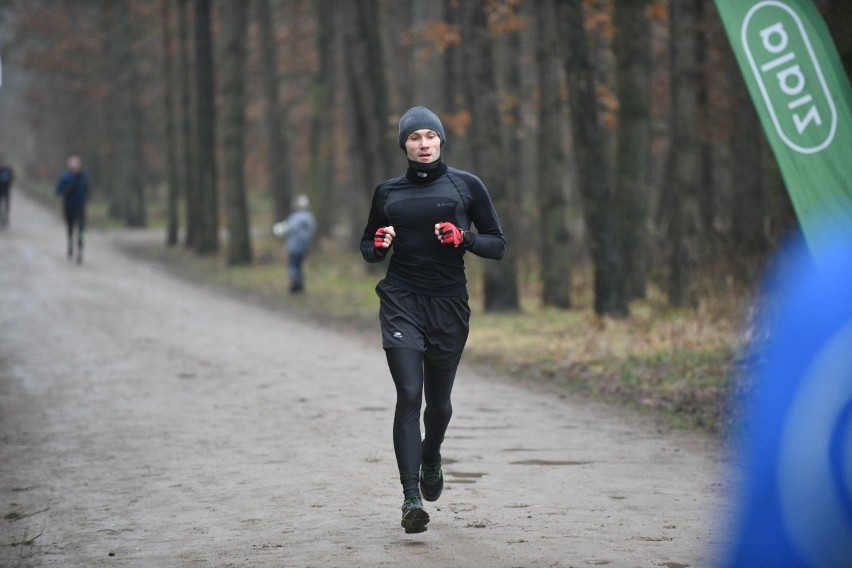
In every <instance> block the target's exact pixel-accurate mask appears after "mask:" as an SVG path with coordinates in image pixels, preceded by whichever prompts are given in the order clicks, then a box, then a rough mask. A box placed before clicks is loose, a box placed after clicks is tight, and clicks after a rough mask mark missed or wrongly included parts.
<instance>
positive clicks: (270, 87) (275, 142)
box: [255, 0, 327, 221]
mask: <svg viewBox="0 0 852 568" xmlns="http://www.w3.org/2000/svg"><path fill="white" fill-rule="evenodd" d="M320 4H327V3H326V2H320ZM255 6H256V11H255V14H256V17H257V25H258V29H259V32H260V56H261V62H262V64H263V93H264V103H265V111H266V127H267V139H268V144H269V145H268V147H267V152H266V171H267V176H268V178H269V190H270V194H271V195H272V202H273V204H274V220H275V221H280V220H281V219H283V218H284V217H286V216H287V214H288V213H289V212H290V201H291V198H292V195H293V176H292V171H293V167H292V164H291V160H290V144H289V141H288V139H287V130H288V129H287V126H286V124H285V120H284V109H283V108H282V105H281V99H280V93H279V83H280V80H279V76H278V75H279V74H278V60H277V59H278V58H277V53H276V46H277V42H276V41H275V32H274V30H273V28H272V24H273V23H274V22H275V21H276V20H275V18H273V14H272V7H271V6H270V2H269V0H256V2H255ZM324 27H325V22H322V24H321V25H320V32H321V30H322V28H324ZM324 111H325V112H327V108H326V109H324Z"/></svg>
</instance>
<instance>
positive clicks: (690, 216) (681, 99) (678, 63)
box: [665, 0, 701, 307]
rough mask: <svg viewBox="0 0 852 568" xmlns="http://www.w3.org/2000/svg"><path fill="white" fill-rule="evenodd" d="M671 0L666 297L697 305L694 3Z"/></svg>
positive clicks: (676, 303) (697, 147) (697, 142)
mask: <svg viewBox="0 0 852 568" xmlns="http://www.w3.org/2000/svg"><path fill="white" fill-rule="evenodd" d="M700 1H701V0H670V1H669V15H670V20H671V36H670V40H669V41H670V50H671V67H672V69H671V96H672V113H671V147H670V150H669V157H668V164H667V166H666V171H667V176H666V177H667V181H666V184H665V191H666V192H667V196H666V197H667V199H666V203H667V206H668V207H667V209H668V210H667V213H668V215H667V220H668V234H667V237H668V240H669V243H670V244H671V247H672V252H671V258H670V261H669V270H670V272H669V283H668V300H669V304H670V305H672V306H673V307H687V306H691V307H695V306H696V305H697V301H698V298H697V296H696V294H695V290H694V286H693V279H694V277H695V274H694V273H695V268H696V265H697V261H698V254H699V251H698V247H699V233H700V225H699V224H700V211H699V206H698V203H699V189H700V187H699V182H700V172H701V169H700V167H699V166H700V160H701V146H700V140H699V137H698V131H697V129H696V127H695V125H696V124H698V123H699V120H700V115H699V105H698V98H699V91H698V89H699V73H700V69H699V65H698V41H697V38H698V33H699V29H698V25H697V24H698V13H699V10H698V4H697V3H698V2H700Z"/></svg>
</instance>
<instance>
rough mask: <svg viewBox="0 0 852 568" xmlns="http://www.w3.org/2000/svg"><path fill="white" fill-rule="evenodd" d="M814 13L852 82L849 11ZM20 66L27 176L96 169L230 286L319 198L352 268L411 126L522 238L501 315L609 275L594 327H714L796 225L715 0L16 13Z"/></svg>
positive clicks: (115, 192)
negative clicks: (713, 304)
mask: <svg viewBox="0 0 852 568" xmlns="http://www.w3.org/2000/svg"><path fill="white" fill-rule="evenodd" d="M816 4H817V6H818V8H819V9H820V11H821V12H822V13H823V14H824V16H825V17H826V21H827V23H828V24H829V27H830V29H831V31H832V35H833V37H834V39H835V41H836V43H837V45H838V49H839V51H840V53H841V57H842V58H843V61H844V65H846V68H847V71H848V70H849V68H850V66H849V61H850V55H852V47H850V41H852V40H850V38H852V34H849V33H848V32H849V30H850V29H852V28H850V11H852V3H848V2H842V1H840V0H823V1H818V2H816ZM0 55H2V61H3V72H4V77H3V86H2V89H0V120H1V121H2V122H0V124H2V127H0V153H2V154H3V155H4V156H5V157H6V159H7V160H8V161H10V162H11V163H12V164H13V165H14V166H15V167H16V169H17V170H18V171H19V175H22V176H25V177H27V178H29V179H33V180H41V181H52V180H54V179H55V178H56V177H58V175H59V172H60V171H61V169H62V167H63V164H64V161H65V158H66V157H67V156H68V155H69V154H79V155H80V156H82V158H83V160H84V164H85V165H86V167H87V169H88V171H89V173H90V177H91V180H92V183H93V187H94V195H95V198H96V199H98V200H103V201H104V202H106V204H107V208H108V211H109V214H110V215H111V216H112V217H114V218H115V219H118V220H119V221H120V222H121V223H123V224H125V225H126V226H128V227H143V226H146V225H147V224H148V223H149V222H150V221H151V213H150V212H151V210H152V205H153V204H157V205H158V207H157V209H158V210H163V211H165V213H164V218H165V235H164V236H165V241H166V243H167V244H168V245H171V246H182V247H187V248H189V249H190V250H192V251H194V252H195V253H196V254H198V255H202V256H204V255H213V254H219V253H220V252H221V254H223V255H224V257H225V259H226V262H227V264H229V265H242V264H251V263H252V261H253V258H254V256H255V251H254V250H253V244H252V240H253V239H252V229H255V230H262V231H268V227H269V225H271V224H272V222H274V221H275V220H279V219H281V218H283V217H284V216H285V215H286V213H287V212H288V210H289V207H290V202H291V199H292V197H293V196H294V195H296V194H299V193H306V194H308V195H309V196H310V197H311V200H312V203H313V209H314V212H315V214H316V215H317V218H318V221H319V226H320V233H321V237H322V240H323V241H324V242H326V243H335V244H337V245H340V246H342V247H349V248H350V249H352V250H353V251H354V250H355V242H356V241H357V240H358V239H359V238H360V232H361V230H362V227H363V223H364V221H365V219H366V214H367V211H368V208H369V199H370V196H371V195H372V191H373V188H374V187H375V185H376V184H377V182H379V181H380V180H382V179H385V178H388V177H392V176H395V175H400V174H401V173H403V172H404V168H405V159H404V155H403V154H402V152H401V151H400V150H399V148H398V147H397V145H396V125H397V121H398V118H399V116H400V115H401V114H402V113H403V112H404V111H405V110H406V109H407V108H409V107H411V106H415V105H425V106H428V107H430V108H432V109H433V110H434V111H436V112H437V113H438V115H439V116H440V117H441V119H442V121H443V122H444V125H445V129H446V130H447V138H448V140H447V143H446V146H445V148H444V159H445V161H447V162H448V163H449V164H450V165H452V166H454V167H457V168H461V169H468V170H470V171H472V172H474V173H476V174H477V175H479V176H480V177H481V178H482V179H483V181H484V182H485V184H486V185H487V186H488V188H489V190H490V192H491V194H492V197H493V198H494V201H495V203H496V206H497V209H498V212H499V215H500V217H501V221H502V223H503V225H504V230H505V232H506V235H507V240H508V243H509V254H508V255H507V257H506V258H505V259H504V260H503V261H502V262H500V263H488V264H487V265H485V268H484V274H483V282H484V284H483V291H484V307H485V310H486V311H494V312H510V313H511V312H513V311H517V310H518V309H519V305H520V303H519V291H518V286H519V284H518V283H519V279H523V280H529V278H530V277H529V273H530V272H533V273H534V274H535V277H534V279H535V281H536V282H537V293H538V294H539V296H540V299H541V302H542V304H543V305H546V306H554V307H558V308H570V307H572V305H573V304H574V298H573V293H574V290H573V289H572V282H573V281H574V280H575V278H572V271H573V270H574V269H579V267H585V266H588V265H590V266H591V273H592V275H593V292H594V300H593V306H594V310H595V312H596V313H597V314H600V315H605V314H608V315H613V316H619V317H620V316H624V315H627V314H628V313H629V312H630V307H631V302H632V301H633V300H634V299H638V298H643V297H645V295H646V294H647V291H648V287H649V285H651V284H653V285H656V286H658V287H659V288H660V289H662V290H664V291H665V296H666V298H667V301H668V303H669V305H670V306H672V307H685V308H694V307H698V306H699V305H700V303H701V301H702V298H704V297H705V296H707V295H708V294H711V293H712V289H713V287H715V286H719V285H721V284H724V283H725V282H729V281H731V280H734V281H737V282H739V283H745V284H746V285H748V284H751V283H752V282H753V281H754V279H755V277H756V276H757V274H759V271H760V268H761V267H762V264H763V260H764V259H765V258H766V257H767V255H768V254H770V253H771V252H772V251H773V250H774V248H775V247H776V245H777V244H778V242H779V240H780V239H781V238H782V237H783V235H785V234H786V233H787V232H788V231H790V230H791V229H793V228H795V224H796V223H795V215H794V212H793V211H792V208H791V205H790V202H789V200H788V198H787V194H786V191H785V188H784V184H783V181H782V180H781V178H780V175H779V172H778V168H777V166H776V163H775V160H774V158H773V156H772V154H771V151H770V149H769V147H768V145H767V143H766V140H765V138H764V136H763V133H762V129H761V127H760V124H759V122H758V118H757V115H756V113H755V111H754V108H753V106H752V104H751V101H750V99H749V96H748V93H747V91H746V88H745V85H744V82H743V80H742V78H741V76H740V73H739V70H738V68H737V65H736V62H735V60H734V57H733V54H732V52H731V49H730V47H729V45H728V41H727V38H726V37H725V34H724V31H723V29H722V27H721V23H720V21H719V17H718V15H717V13H716V11H715V7H714V3H713V2H712V0H634V1H620V0H528V1H522V0H317V1H309V0H246V1H235V0H176V1H167V0H115V1H109V0H0ZM259 200H262V201H263V202H264V203H268V204H269V206H268V214H264V215H265V217H266V218H262V217H263V216H260V217H259V216H257V215H255V216H252V215H251V214H250V210H251V204H252V203H253V202H255V201H259ZM252 224H254V225H255V226H254V227H253V226H252ZM221 229H226V230H225V231H222V230H221ZM223 235H225V236H224V237H223Z"/></svg>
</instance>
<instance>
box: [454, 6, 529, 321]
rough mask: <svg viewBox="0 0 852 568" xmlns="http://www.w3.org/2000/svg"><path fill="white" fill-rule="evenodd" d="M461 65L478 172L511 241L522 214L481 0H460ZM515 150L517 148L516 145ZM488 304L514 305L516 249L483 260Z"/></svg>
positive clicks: (498, 308) (490, 307) (511, 307)
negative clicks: (507, 157)
mask: <svg viewBox="0 0 852 568" xmlns="http://www.w3.org/2000/svg"><path fill="white" fill-rule="evenodd" d="M459 9H460V10H461V12H462V14H461V25H462V38H463V39H462V42H463V44H462V49H463V50H464V56H463V62H464V63H463V68H464V73H465V76H466V78H467V80H466V81H465V82H464V85H465V89H466V91H465V94H466V104H467V108H468V110H469V111H470V112H471V116H472V124H471V128H470V130H469V131H468V138H469V140H470V152H471V163H472V164H473V166H474V172H473V173H474V174H476V175H478V176H479V177H481V178H482V180H483V182H484V183H485V185H486V187H488V191H489V193H490V194H491V198H492V199H493V201H494V206H495V208H496V209H497V213H498V215H500V220H501V223H502V225H503V231H504V233H505V235H506V240H507V241H508V242H512V234H513V231H512V229H513V225H512V219H513V218H514V217H515V216H516V215H517V214H518V211H516V210H515V209H514V208H513V205H514V203H513V201H514V200H513V199H512V195H511V193H510V191H511V190H512V189H514V188H510V187H508V184H507V172H506V167H505V162H504V159H503V152H504V148H503V144H502V141H501V132H500V130H501V125H500V109H499V107H498V100H497V98H498V95H497V82H496V73H495V69H494V56H493V51H492V50H493V45H492V41H491V38H490V37H489V34H488V25H487V22H486V17H485V3H484V2H483V0H468V1H466V2H464V3H463V4H461V5H460V8H459ZM512 151H517V150H516V149H513V150H512ZM483 291H484V297H485V310H486V311H489V312H498V311H516V310H518V309H519V307H520V302H519V299H518V276H517V260H516V253H515V252H513V250H512V248H511V247H508V248H507V252H506V256H505V257H504V258H503V260H502V261H501V262H487V263H485V277H484V290H483Z"/></svg>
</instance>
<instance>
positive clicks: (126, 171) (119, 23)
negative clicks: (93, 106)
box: [110, 0, 145, 227]
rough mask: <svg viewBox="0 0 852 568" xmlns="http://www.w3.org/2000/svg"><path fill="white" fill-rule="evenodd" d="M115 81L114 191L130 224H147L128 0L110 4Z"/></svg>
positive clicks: (113, 106)
mask: <svg viewBox="0 0 852 568" xmlns="http://www.w3.org/2000/svg"><path fill="white" fill-rule="evenodd" d="M110 10H112V12H111V16H112V17H111V24H112V26H111V37H112V41H111V44H112V57H113V64H114V70H115V71H114V82H113V84H112V85H111V88H112V93H111V97H112V100H113V104H112V108H113V112H112V139H113V155H112V160H113V163H112V172H113V175H114V177H113V192H114V193H113V195H114V197H115V199H116V200H117V204H116V205H117V210H118V212H119V214H120V218H121V219H122V221H124V224H125V225H126V226H128V227H142V226H144V225H145V202H144V197H143V192H144V181H143V179H142V147H141V134H140V133H141V109H140V107H139V103H138V100H137V97H138V93H137V89H136V84H137V79H136V70H135V61H134V59H133V49H132V48H133V21H132V17H131V14H130V3H129V2H128V1H127V0H124V1H122V2H116V3H115V4H114V5H111V6H110Z"/></svg>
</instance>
